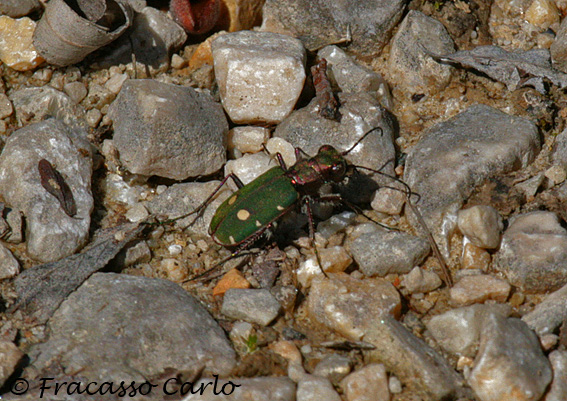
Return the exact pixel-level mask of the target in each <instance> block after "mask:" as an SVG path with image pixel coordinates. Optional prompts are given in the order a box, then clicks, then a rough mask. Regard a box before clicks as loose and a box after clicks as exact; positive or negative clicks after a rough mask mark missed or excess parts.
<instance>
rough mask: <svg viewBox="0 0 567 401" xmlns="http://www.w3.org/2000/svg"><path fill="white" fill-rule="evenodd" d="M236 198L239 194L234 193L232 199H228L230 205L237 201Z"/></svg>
mask: <svg viewBox="0 0 567 401" xmlns="http://www.w3.org/2000/svg"><path fill="white" fill-rule="evenodd" d="M236 198H237V196H236V195H234V196H233V197H232V198H230V199H229V200H228V204H229V205H232V204H233V203H234V202H236Z"/></svg>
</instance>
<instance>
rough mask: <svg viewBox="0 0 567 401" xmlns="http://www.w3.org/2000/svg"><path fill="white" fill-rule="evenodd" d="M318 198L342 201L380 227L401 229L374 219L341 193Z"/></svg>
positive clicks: (327, 200) (336, 201)
mask: <svg viewBox="0 0 567 401" xmlns="http://www.w3.org/2000/svg"><path fill="white" fill-rule="evenodd" d="M318 200H319V201H321V202H335V203H342V204H343V205H345V206H346V207H348V208H349V209H351V210H353V211H354V212H356V213H358V214H360V215H362V216H364V217H365V218H366V219H368V220H369V221H371V222H373V223H374V224H377V225H379V226H380V227H383V228H385V229H387V230H394V231H400V230H398V229H397V228H395V227H390V226H388V225H386V224H383V223H380V222H379V221H376V220H374V219H373V218H372V217H370V216H368V215H367V214H366V213H364V210H362V209H361V208H360V207H358V206H356V205H355V204H353V203H351V202H349V201H347V200H346V199H344V198H343V197H342V196H340V195H336V194H330V195H319V197H318Z"/></svg>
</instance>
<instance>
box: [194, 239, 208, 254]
mask: <svg viewBox="0 0 567 401" xmlns="http://www.w3.org/2000/svg"><path fill="white" fill-rule="evenodd" d="M195 245H197V248H199V249H200V250H201V251H203V252H207V251H208V250H209V244H207V241H205V240H204V239H200V240H198V241H197V243H196V244H195Z"/></svg>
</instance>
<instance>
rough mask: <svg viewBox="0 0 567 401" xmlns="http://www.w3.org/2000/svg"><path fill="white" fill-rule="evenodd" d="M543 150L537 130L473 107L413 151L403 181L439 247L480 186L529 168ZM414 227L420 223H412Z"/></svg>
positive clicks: (439, 127) (431, 132) (434, 131)
mask: <svg viewBox="0 0 567 401" xmlns="http://www.w3.org/2000/svg"><path fill="white" fill-rule="evenodd" d="M539 149H540V138H539V134H538V130H537V127H536V125H535V124H534V123H533V122H531V121H528V120H526V119H524V118H521V117H514V116H510V115H507V114H505V113H502V112H501V111H499V110H496V109H494V108H492V107H489V106H486V105H481V104H479V105H474V106H471V107H469V108H468V109H467V110H465V111H464V112H462V113H460V114H458V115H456V116H455V117H453V118H451V119H449V120H447V121H445V122H442V123H440V124H437V125H435V126H434V127H433V128H432V129H430V130H429V131H427V132H426V133H425V134H424V135H423V136H422V138H421V140H420V141H419V142H418V143H417V145H416V146H415V147H414V148H413V149H412V150H411V151H410V153H409V156H408V158H407V161H406V166H405V167H406V168H405V171H404V179H405V181H406V183H407V184H408V185H409V186H410V187H411V188H412V190H413V192H415V193H418V194H419V195H420V196H421V199H420V201H419V203H418V204H417V207H418V209H419V210H420V212H421V214H422V215H423V218H424V220H425V222H426V224H427V225H428V226H429V228H430V229H431V230H432V231H433V234H434V235H435V236H436V239H437V240H438V243H440V245H441V246H442V248H444V249H446V244H447V242H446V240H445V239H443V237H442V236H441V234H440V231H441V225H442V223H443V221H444V219H446V218H449V219H454V216H455V214H456V213H457V211H458V210H459V209H460V208H461V206H462V204H463V202H464V201H465V200H466V199H467V198H468V197H469V196H470V195H471V194H472V192H473V190H474V189H475V187H476V186H478V185H480V184H481V183H483V182H484V181H485V180H486V179H488V178H490V177H494V176H496V175H498V174H501V173H505V172H508V171H512V170H517V169H520V168H522V167H525V166H527V165H528V164H529V163H530V162H531V161H532V160H533V159H534V158H535V156H536V155H537V153H538V152H539ZM412 224H413V225H414V226H416V225H417V222H416V221H414V222H412Z"/></svg>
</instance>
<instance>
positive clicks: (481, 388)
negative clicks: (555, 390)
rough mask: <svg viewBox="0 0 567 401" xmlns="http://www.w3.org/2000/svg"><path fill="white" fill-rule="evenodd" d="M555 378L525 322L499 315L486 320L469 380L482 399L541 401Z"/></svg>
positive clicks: (488, 400) (493, 400)
mask: <svg viewBox="0 0 567 401" xmlns="http://www.w3.org/2000/svg"><path fill="white" fill-rule="evenodd" d="M551 378H552V371H551V365H550V363H549V361H548V360H547V358H546V357H545V355H544V354H543V352H542V351H541V346H540V344H539V340H538V338H537V336H536V335H535V333H534V332H533V331H531V330H530V328H529V327H528V326H527V325H526V324H525V323H524V322H522V321H521V320H520V319H517V318H506V317H504V316H502V315H499V314H491V315H489V316H487V317H486V319H485V321H484V325H483V328H482V331H481V333H480V347H479V351H478V353H477V355H476V358H475V360H474V367H473V369H472V371H471V374H470V376H469V377H468V378H467V381H468V383H469V385H470V386H471V387H472V389H473V390H474V391H475V393H476V395H477V397H478V398H479V399H481V400H483V401H484V400H486V401H497V400H507V399H514V400H518V401H524V400H525V401H528V400H539V399H540V398H541V396H542V395H543V393H544V391H545V389H546V387H547V385H548V384H549V383H550V382H551Z"/></svg>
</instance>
